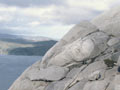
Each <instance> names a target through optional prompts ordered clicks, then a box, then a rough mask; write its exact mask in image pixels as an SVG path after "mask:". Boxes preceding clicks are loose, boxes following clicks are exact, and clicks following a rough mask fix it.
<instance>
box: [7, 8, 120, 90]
mask: <svg viewBox="0 0 120 90" xmlns="http://www.w3.org/2000/svg"><path fill="white" fill-rule="evenodd" d="M113 10H114V9H113ZM115 10H116V9H115ZM117 11H118V12H119V13H120V8H119V10H117ZM117 11H115V12H114V11H112V12H113V13H112V15H113V16H112V15H111V17H109V12H110V11H109V12H107V13H105V14H103V15H101V16H98V17H97V18H96V19H94V20H93V21H91V23H90V22H87V21H83V22H81V23H80V24H78V25H76V26H75V27H73V28H72V29H71V30H70V32H68V33H67V34H66V35H65V36H64V37H63V38H62V39H61V40H60V41H59V42H58V43H57V44H56V45H54V46H53V47H52V48H51V49H50V50H49V51H48V52H47V53H46V55H45V56H44V57H43V59H42V61H38V62H36V63H35V64H33V65H32V66H30V67H29V68H28V69H27V70H25V72H23V74H22V75H21V76H20V77H19V78H18V79H17V80H16V81H15V82H14V83H13V85H12V86H11V87H10V88H9V90H120V74H119V73H120V69H119V66H120V39H119V36H120V29H119V25H116V21H115V20H113V19H116V17H114V15H116V16H117V17H119V18H120V15H119V13H118V12H117ZM107 15H108V16H107ZM108 18H109V19H108ZM107 20H109V21H107ZM117 24H118V23H117ZM111 25H113V26H111ZM109 26H111V28H109ZM113 30H114V31H113Z"/></svg>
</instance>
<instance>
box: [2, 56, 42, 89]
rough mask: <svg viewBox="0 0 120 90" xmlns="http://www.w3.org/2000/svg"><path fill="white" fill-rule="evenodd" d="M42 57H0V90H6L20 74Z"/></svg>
mask: <svg viewBox="0 0 120 90" xmlns="http://www.w3.org/2000/svg"><path fill="white" fill-rule="evenodd" d="M41 59H42V56H14V55H0V90H8V88H9V87H10V86H11V84H12V83H13V82H14V81H15V80H16V79H17V78H18V77H19V76H20V75H21V73H22V72H23V71H24V70H25V69H26V68H27V67H29V66H31V65H32V64H33V63H35V62H36V61H38V60H41Z"/></svg>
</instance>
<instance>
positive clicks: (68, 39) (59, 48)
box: [41, 21, 98, 67]
mask: <svg viewBox="0 0 120 90" xmlns="http://www.w3.org/2000/svg"><path fill="white" fill-rule="evenodd" d="M96 30H98V29H97V28H96V26H95V25H93V24H91V23H90V22H88V21H83V22H81V23H80V24H78V25H76V26H75V27H73V28H72V29H71V30H70V31H69V32H68V33H67V34H66V35H65V36H64V37H63V38H62V39H61V40H60V41H59V42H58V43H57V44H56V45H55V46H53V47H52V48H51V49H50V50H49V51H48V52H47V53H46V54H45V56H44V57H43V59H42V62H41V67H46V66H47V64H48V62H49V61H50V60H51V59H52V58H54V57H55V56H56V55H58V54H59V53H61V52H63V50H64V46H66V45H68V44H70V43H72V42H74V41H75V40H77V39H79V38H83V37H85V36H86V35H88V34H90V33H92V32H95V31H96Z"/></svg>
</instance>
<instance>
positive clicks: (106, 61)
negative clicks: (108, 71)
mask: <svg viewBox="0 0 120 90" xmlns="http://www.w3.org/2000/svg"><path fill="white" fill-rule="evenodd" d="M104 63H105V64H106V65H107V67H114V66H115V63H116V61H113V60H111V59H105V60H104Z"/></svg>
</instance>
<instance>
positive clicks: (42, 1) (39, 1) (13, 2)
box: [0, 0, 65, 7]
mask: <svg viewBox="0 0 120 90" xmlns="http://www.w3.org/2000/svg"><path fill="white" fill-rule="evenodd" d="M0 3H2V4H6V5H10V6H19V7H28V6H47V5H52V4H55V5H62V4H65V0H0Z"/></svg>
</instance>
